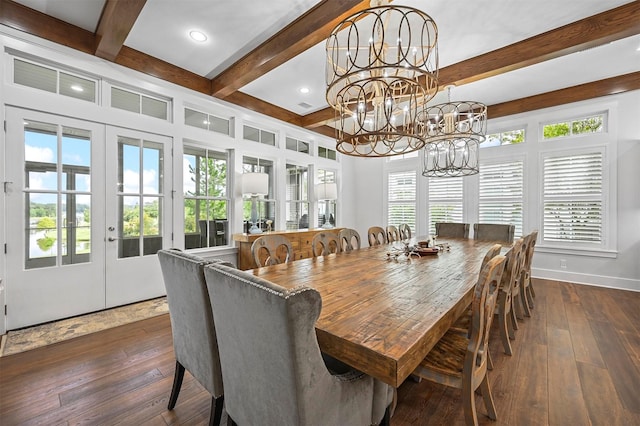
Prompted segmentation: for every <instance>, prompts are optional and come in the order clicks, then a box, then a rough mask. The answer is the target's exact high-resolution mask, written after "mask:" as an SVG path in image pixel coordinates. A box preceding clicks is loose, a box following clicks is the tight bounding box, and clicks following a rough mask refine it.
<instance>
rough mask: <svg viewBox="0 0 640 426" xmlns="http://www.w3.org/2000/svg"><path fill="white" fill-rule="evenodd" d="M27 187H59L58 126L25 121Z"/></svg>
mask: <svg viewBox="0 0 640 426" xmlns="http://www.w3.org/2000/svg"><path fill="white" fill-rule="evenodd" d="M24 126H25V128H24V160H25V178H26V181H25V188H27V189H39V190H53V191H55V190H57V189H58V175H57V173H56V172H57V164H58V126H57V125H55V124H48V123H40V122H37V121H29V122H25V123H24Z"/></svg>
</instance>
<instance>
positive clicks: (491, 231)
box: [473, 223, 516, 244]
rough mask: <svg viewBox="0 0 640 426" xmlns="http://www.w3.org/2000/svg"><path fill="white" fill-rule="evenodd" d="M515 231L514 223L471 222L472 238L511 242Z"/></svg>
mask: <svg viewBox="0 0 640 426" xmlns="http://www.w3.org/2000/svg"><path fill="white" fill-rule="evenodd" d="M515 232H516V227H515V225H502V224H497V223H474V224H473V239H474V240H487V241H504V242H507V243H509V244H512V243H513V239H514V237H515Z"/></svg>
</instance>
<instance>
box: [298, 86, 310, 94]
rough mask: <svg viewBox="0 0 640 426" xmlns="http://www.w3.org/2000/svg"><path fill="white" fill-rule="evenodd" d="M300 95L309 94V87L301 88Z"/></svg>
mask: <svg viewBox="0 0 640 426" xmlns="http://www.w3.org/2000/svg"><path fill="white" fill-rule="evenodd" d="M300 93H309V88H308V87H301V88H300Z"/></svg>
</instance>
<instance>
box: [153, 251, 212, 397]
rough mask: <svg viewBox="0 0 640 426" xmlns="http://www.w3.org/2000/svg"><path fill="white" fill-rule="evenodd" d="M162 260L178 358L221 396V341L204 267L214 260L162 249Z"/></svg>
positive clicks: (199, 380) (205, 384)
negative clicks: (212, 309)
mask: <svg viewBox="0 0 640 426" xmlns="http://www.w3.org/2000/svg"><path fill="white" fill-rule="evenodd" d="M158 259H159V260H160V267H161V269H162V276H163V278H164V285H165V287H166V290H167V304H168V305H169V317H170V319H171V332H172V333H173V351H174V352H175V356H176V361H178V362H179V363H180V364H182V366H183V367H184V368H186V369H187V370H188V371H189V372H190V373H191V375H192V376H193V377H194V378H195V379H196V380H197V381H198V382H200V384H201V385H202V386H203V387H204V388H205V389H206V390H207V391H209V393H210V394H211V395H212V396H214V397H219V396H221V395H222V394H223V392H224V389H223V386H222V373H221V369H220V358H219V355H218V341H217V339H216V327H215V323H214V320H213V314H212V312H211V302H210V298H209V291H208V290H207V285H206V282H205V279H204V266H205V265H207V264H210V263H211V262H209V261H205V260H204V259H202V258H200V257H198V256H193V255H191V254H188V253H184V252H181V251H178V250H160V251H158Z"/></svg>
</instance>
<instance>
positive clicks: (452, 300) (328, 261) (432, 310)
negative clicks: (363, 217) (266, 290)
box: [248, 238, 495, 388]
mask: <svg viewBox="0 0 640 426" xmlns="http://www.w3.org/2000/svg"><path fill="white" fill-rule="evenodd" d="M418 240H420V238H418ZM438 244H445V245H448V246H449V247H450V248H449V250H441V251H440V252H438V253H437V254H429V255H424V256H422V257H416V256H410V257H409V258H407V257H406V256H405V255H404V254H400V255H399V256H398V257H397V258H394V256H393V255H389V254H393V253H395V252H396V250H398V249H402V247H403V244H402V243H394V244H387V245H380V246H374V247H367V248H362V249H359V250H353V251H351V252H346V253H339V254H331V255H328V256H322V257H315V258H311V259H302V260H297V261H295V262H289V263H284V264H280V265H274V266H268V267H263V268H258V269H253V270H251V271H248V272H250V273H252V274H254V275H256V276H259V277H261V278H264V279H266V280H269V281H271V282H273V283H276V284H278V285H280V286H283V287H285V288H294V287H298V286H307V287H312V288H314V289H316V290H317V291H318V292H319V293H320V295H321V297H322V311H321V313H320V317H319V319H318V321H317V323H316V334H317V337H318V343H319V345H320V349H321V350H322V351H323V352H325V353H327V354H329V355H331V356H333V357H335V358H337V359H339V360H341V361H342V362H345V363H347V364H349V365H350V366H352V367H353V368H356V369H358V370H360V371H362V372H364V373H366V374H369V375H371V376H373V377H375V378H378V379H380V380H382V381H384V382H385V383H388V384H390V385H392V386H394V387H396V388H397V387H398V386H400V385H401V384H402V382H403V381H404V380H405V379H406V378H407V377H408V376H409V375H410V374H411V373H412V372H413V371H414V369H415V368H416V367H417V366H418V364H419V363H420V361H421V360H422V359H423V358H424V357H425V355H426V354H427V353H428V352H429V351H430V350H431V348H432V347H433V346H434V345H435V344H436V343H437V342H438V340H439V339H440V338H441V337H442V336H443V335H444V333H445V332H446V331H447V329H448V328H449V327H450V326H451V325H452V324H453V323H454V322H455V320H456V319H457V318H458V317H459V316H460V315H461V314H462V313H463V312H464V311H465V309H466V308H467V307H468V306H469V305H470V304H471V300H472V298H473V288H474V285H475V283H476V281H477V279H478V273H479V271H480V266H481V263H482V259H483V257H484V255H485V253H486V252H487V250H488V249H489V248H490V247H491V246H492V245H493V244H495V242H492V241H476V240H470V239H446V240H444V239H442V240H438Z"/></svg>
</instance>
